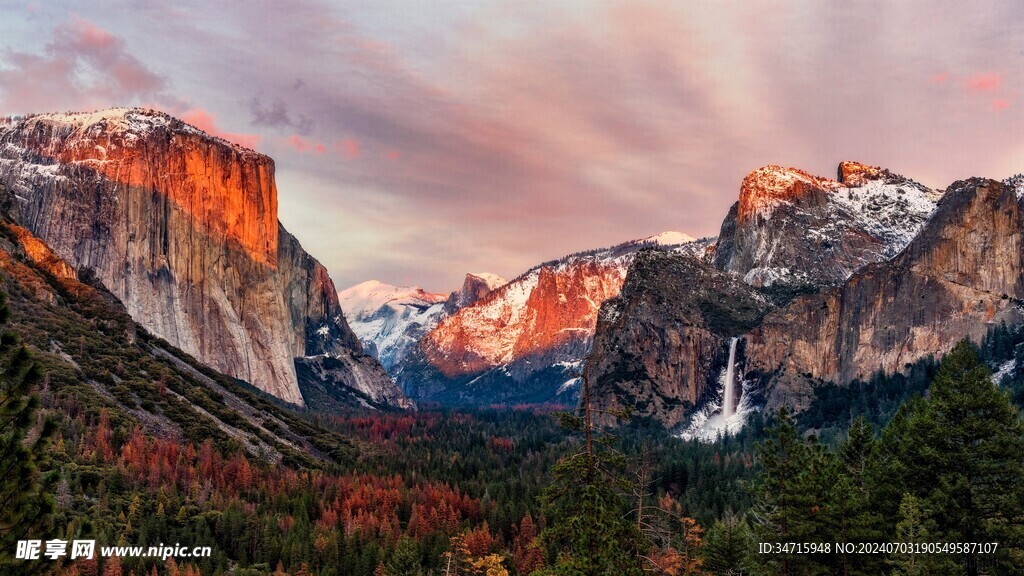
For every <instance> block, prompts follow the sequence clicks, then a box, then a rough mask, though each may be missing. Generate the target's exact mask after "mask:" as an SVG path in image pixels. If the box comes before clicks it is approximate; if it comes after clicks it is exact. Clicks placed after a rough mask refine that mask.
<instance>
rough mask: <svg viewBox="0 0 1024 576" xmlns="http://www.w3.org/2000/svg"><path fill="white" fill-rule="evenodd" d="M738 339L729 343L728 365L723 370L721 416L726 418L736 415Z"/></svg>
mask: <svg viewBox="0 0 1024 576" xmlns="http://www.w3.org/2000/svg"><path fill="white" fill-rule="evenodd" d="M737 342H739V338H735V337H733V339H732V340H730V341H729V365H728V366H727V367H726V370H725V391H724V392H723V395H724V396H725V398H723V399H722V416H725V417H726V418H728V417H730V416H732V415H733V414H735V413H736V343H737Z"/></svg>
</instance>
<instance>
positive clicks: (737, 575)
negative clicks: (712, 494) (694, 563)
mask: <svg viewBox="0 0 1024 576" xmlns="http://www.w3.org/2000/svg"><path fill="white" fill-rule="evenodd" d="M754 547H755V544H754V536H753V533H752V532H751V530H750V526H749V525H748V524H747V521H746V520H744V519H743V518H740V517H739V516H736V514H734V513H733V512H731V511H730V512H726V513H725V515H724V516H723V517H722V518H721V519H719V520H716V521H715V523H714V524H712V525H711V529H710V530H708V534H707V538H706V539H705V544H704V568H705V569H706V570H707V571H708V572H709V573H711V574H714V575H715V576H745V575H747V574H750V573H751V569H752V566H753V557H752V551H753V550H754Z"/></svg>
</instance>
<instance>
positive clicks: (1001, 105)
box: [992, 98, 1010, 112]
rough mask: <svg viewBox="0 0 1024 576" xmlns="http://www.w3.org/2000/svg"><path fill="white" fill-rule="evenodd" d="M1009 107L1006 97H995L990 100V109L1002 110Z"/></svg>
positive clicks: (994, 110)
mask: <svg viewBox="0 0 1024 576" xmlns="http://www.w3.org/2000/svg"><path fill="white" fill-rule="evenodd" d="M1009 107H1010V101H1009V100H1007V99H1006V98H996V99H994V100H992V111H993V112H1002V111H1003V110H1006V109H1007V108H1009Z"/></svg>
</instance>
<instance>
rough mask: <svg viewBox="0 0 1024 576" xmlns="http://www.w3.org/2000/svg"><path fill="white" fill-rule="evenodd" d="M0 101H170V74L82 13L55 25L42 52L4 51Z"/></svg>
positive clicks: (33, 107) (31, 108)
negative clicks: (157, 69)
mask: <svg viewBox="0 0 1024 576" xmlns="http://www.w3.org/2000/svg"><path fill="white" fill-rule="evenodd" d="M0 58H2V60H3V62H4V64H5V65H6V66H4V67H0V105H2V106H3V107H4V108H5V109H7V110H8V111H19V112H47V111H52V110H61V109H64V110H67V109H77V110H81V109H89V108H103V107H107V106H124V105H129V104H134V103H138V102H141V101H147V100H149V101H151V100H160V101H164V102H171V101H172V100H173V98H171V97H169V96H167V95H166V94H165V92H164V91H165V89H166V87H167V81H166V79H165V78H164V77H163V76H161V75H159V74H157V73H156V72H154V71H153V70H151V69H149V68H148V67H147V66H146V65H145V64H144V63H143V62H142V61H141V60H139V59H138V58H137V57H136V56H135V55H133V54H132V53H131V52H130V51H129V50H128V47H127V45H126V44H125V42H124V41H123V40H122V39H121V38H118V37H117V36H115V35H113V34H111V33H110V32H109V31H107V30H104V29H103V28H101V27H99V26H97V25H96V24H94V23H93V22H91V21H89V20H86V19H83V18H77V17H76V18H73V19H72V20H70V21H69V22H66V23H64V24H61V25H60V26H57V27H56V28H54V29H53V36H52V38H51V39H50V41H49V42H47V43H46V44H45V46H44V49H43V51H42V52H41V53H31V52H18V51H14V50H8V51H6V53H3V54H0Z"/></svg>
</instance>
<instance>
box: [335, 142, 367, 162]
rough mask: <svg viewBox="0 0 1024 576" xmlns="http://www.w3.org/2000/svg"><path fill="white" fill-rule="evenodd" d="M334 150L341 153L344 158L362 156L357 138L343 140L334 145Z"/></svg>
mask: <svg viewBox="0 0 1024 576" xmlns="http://www.w3.org/2000/svg"><path fill="white" fill-rule="evenodd" d="M334 148H335V149H336V150H338V152H340V153H341V155H342V156H344V157H345V158H348V159H352V158H358V157H359V156H360V155H362V151H361V150H360V147H359V141H358V140H356V139H355V138H342V139H341V140H338V142H337V143H336V144H335V145H334Z"/></svg>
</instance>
